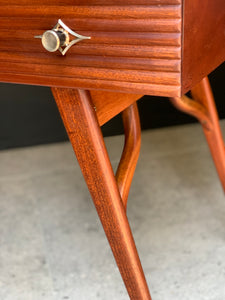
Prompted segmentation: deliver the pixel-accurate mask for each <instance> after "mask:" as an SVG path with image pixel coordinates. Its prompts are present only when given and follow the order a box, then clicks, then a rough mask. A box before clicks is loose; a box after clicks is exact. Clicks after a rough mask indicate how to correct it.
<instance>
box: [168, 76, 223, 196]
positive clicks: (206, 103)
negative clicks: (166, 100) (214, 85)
mask: <svg viewBox="0 0 225 300" xmlns="http://www.w3.org/2000/svg"><path fill="white" fill-rule="evenodd" d="M191 93H192V96H193V99H192V100H191V99H189V98H188V97H186V96H183V97H182V98H172V99H171V101H172V103H173V104H174V105H175V106H176V107H177V108H178V109H180V110H182V111H183V112H186V113H188V114H190V115H193V116H195V117H196V118H197V119H198V120H199V122H200V123H201V124H202V127H203V130H204V134H205V137H206V140H207V142H208V145H209V148H210V151H211V154H212V158H213V160H214V163H215V166H216V169H217V172H218V175H219V177H220V181H221V183H222V186H223V189H224V191H225V148H224V141H223V136H222V133H221V129H220V124H219V119H218V114H217V110H216V106H215V102H214V98H213V94H212V90H211V87H210V84H209V80H208V78H207V77H206V78H204V79H203V80H202V81H201V82H200V83H199V84H197V85H196V86H195V87H194V88H193V89H192V90H191Z"/></svg>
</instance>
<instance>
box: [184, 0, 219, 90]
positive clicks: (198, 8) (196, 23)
mask: <svg viewBox="0 0 225 300" xmlns="http://www.w3.org/2000/svg"><path fill="white" fill-rule="evenodd" d="M183 39H184V42H183V58H182V94H184V93H186V92H187V91H188V90H190V89H191V88H192V87H194V86H195V85H196V84H198V83H199V82H200V81H201V79H202V78H203V77H205V76H206V75H208V74H209V73H210V72H211V71H213V70H214V69H215V68H216V67H217V66H218V65H220V64H221V63H222V62H223V61H224V60H225V50H224V49H225V1H224V0H204V1H197V0H186V1H184V32H183Z"/></svg>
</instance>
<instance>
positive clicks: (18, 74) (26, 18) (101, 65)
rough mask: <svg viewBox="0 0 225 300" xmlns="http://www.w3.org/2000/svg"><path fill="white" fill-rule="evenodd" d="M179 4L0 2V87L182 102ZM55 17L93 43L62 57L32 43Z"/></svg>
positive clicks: (176, 0) (166, 0)
mask: <svg viewBox="0 0 225 300" xmlns="http://www.w3.org/2000/svg"><path fill="white" fill-rule="evenodd" d="M180 2H181V0H148V1H145V0H130V1H126V3H125V5H124V1H122V0H116V1H115V0H110V1H107V2H106V1H103V0H92V1H91V0H88V1H81V0H80V1H78V0H65V1H62V0H58V1H57V0H56V1H52V0H50V1H48V0H46V1H43V0H34V1H32V2H31V1H27V0H20V1H19V0H9V1H5V0H1V2H0V29H1V40H0V65H1V69H0V80H1V81H13V82H18V83H20V82H23V80H26V83H31V84H41V85H48V86H56V85H59V86H66V87H80V88H87V89H93V88H94V89H108V90H116V91H126V92H127V91H130V92H136V93H140V92H141V93H144V94H152V95H162V96H179V94H180V85H181V75H180V73H181V17H182V16H181V11H182V7H181V3H180ZM31 3H32V4H31ZM84 3H85V4H84ZM106 3H107V4H106ZM58 18H61V19H62V20H63V21H64V22H65V23H66V24H67V25H68V26H69V27H70V28H71V29H73V30H74V31H76V32H78V33H80V34H83V35H88V36H91V40H86V41H82V42H80V43H79V44H77V45H75V46H73V47H72V48H71V49H70V50H69V51H68V53H67V55H66V57H62V56H61V54H60V53H59V52H58V53H48V52H46V50H44V49H43V47H42V45H41V41H40V40H39V39H34V35H39V34H42V33H43V31H45V30H47V29H51V28H52V27H53V26H54V25H55V24H56V23H57V20H58ZM56 82H57V83H56Z"/></svg>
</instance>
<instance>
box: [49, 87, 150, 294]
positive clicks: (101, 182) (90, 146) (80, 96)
mask: <svg viewBox="0 0 225 300" xmlns="http://www.w3.org/2000/svg"><path fill="white" fill-rule="evenodd" d="M52 91H53V95H54V97H55V99H56V103H57V105H58V108H59V111H60V114H61V116H62V119H63V122H64V125H65V127H66V130H67V133H68V136H69V138H70V141H71V143H72V146H73V149H74V151H75V154H76V157H77V160H78V162H79V164H80V167H81V170H82V172H83V175H84V178H85V180H86V183H87V185H88V188H89V191H90V193H91V196H92V199H93V201H94V204H95V206H96V209H97V212H98V215H99V217H100V220H101V222H102V225H103V228H104V230H105V233H106V236H107V238H108V241H109V243H110V246H111V248H112V251H113V254H114V257H115V259H116V262H117V264H118V267H119V270H120V272H121V275H122V277H123V280H124V283H125V285H126V288H127V291H128V293H129V296H130V299H132V300H137V299H138V300H150V299H151V297H150V294H149V291H148V287H147V284H146V280H145V277H144V273H143V270H142V267H141V263H140V260H139V257H138V254H137V250H136V247H135V243H134V240H133V237H132V233H131V230H130V227H129V223H128V220H127V216H126V211H125V207H124V205H123V202H122V199H121V196H120V193H119V190H118V186H117V183H116V180H115V176H114V174H113V170H112V167H111V164H110V161H109V157H108V154H107V151H106V148H105V144H104V140H103V137H102V134H101V130H100V127H99V124H98V121H97V117H96V114H95V111H94V109H93V104H92V103H91V98H90V94H89V93H88V92H87V91H84V90H73V89H56V88H55V89H52Z"/></svg>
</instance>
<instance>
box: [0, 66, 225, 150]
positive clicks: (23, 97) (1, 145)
mask: <svg viewBox="0 0 225 300" xmlns="http://www.w3.org/2000/svg"><path fill="white" fill-rule="evenodd" d="M210 81H211V83H212V87H213V91H214V95H215V99H216V104H217V107H218V110H219V115H220V118H225V64H223V65H222V66H220V67H219V68H218V69H217V70H215V71H214V72H213V73H212V74H210ZM0 95H1V100H0V149H6V148H12V147H23V146H31V145H37V144H43V143H53V142H60V141H64V140H66V139H67V136H66V133H65V130H64V127H63V125H62V122H61V119H60V116H59V113H58V111H57V107H56V105H55V102H54V99H53V97H52V94H51V91H50V89H49V88H45V87H35V86H26V85H15V84H3V83H1V84H0ZM138 105H139V111H140V116H141V123H142V128H143V129H148V128H157V127H162V126H172V125H179V124H185V123H190V122H195V119H193V118H192V117H189V116H187V115H185V114H183V113H181V112H178V111H177V110H176V109H174V108H173V107H172V105H171V104H170V103H169V101H168V99H167V98H160V97H149V96H145V97H143V99H142V100H140V101H139V103H138ZM102 129H103V133H104V135H115V134H119V133H122V131H123V129H122V122H121V118H120V116H117V117H116V118H114V119H113V120H111V121H110V122H108V123H107V124H106V125H104V126H103V128H102Z"/></svg>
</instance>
